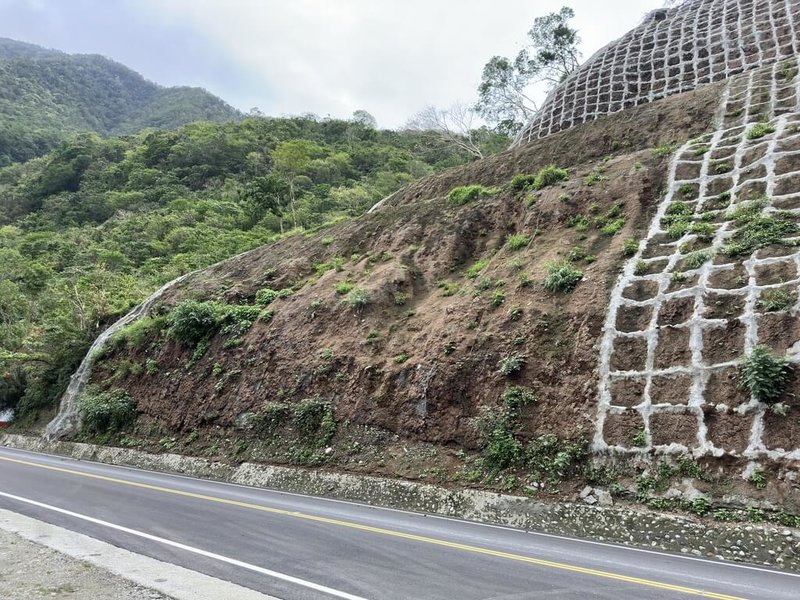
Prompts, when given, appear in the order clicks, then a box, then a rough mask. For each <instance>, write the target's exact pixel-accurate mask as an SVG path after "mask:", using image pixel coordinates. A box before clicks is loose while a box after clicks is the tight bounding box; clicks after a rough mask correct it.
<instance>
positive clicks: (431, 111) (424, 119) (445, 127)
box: [405, 102, 483, 158]
mask: <svg viewBox="0 0 800 600" xmlns="http://www.w3.org/2000/svg"><path fill="white" fill-rule="evenodd" d="M475 118H476V115H475V111H474V110H473V109H472V108H470V107H469V106H467V105H465V104H462V103H460V102H456V103H454V104H452V105H450V107H448V108H437V107H435V106H432V105H429V106H426V107H425V108H424V109H422V110H421V111H420V112H418V113H417V114H416V115H414V117H412V119H411V120H410V121H409V122H408V123H407V124H406V126H405V129H412V130H416V131H434V132H436V133H437V134H438V135H439V138H440V140H441V141H442V143H444V144H446V145H448V146H451V147H454V148H458V149H459V150H463V151H464V152H466V153H467V154H469V155H470V156H474V157H475V158H483V152H482V151H481V149H480V147H479V146H478V141H477V139H476V138H475V129H474V128H473V123H474V121H475Z"/></svg>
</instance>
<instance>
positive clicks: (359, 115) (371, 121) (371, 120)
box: [352, 109, 378, 129]
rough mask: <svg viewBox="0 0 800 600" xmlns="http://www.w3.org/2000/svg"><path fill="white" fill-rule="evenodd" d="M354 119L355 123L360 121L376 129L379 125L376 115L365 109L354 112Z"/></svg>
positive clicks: (369, 127)
mask: <svg viewBox="0 0 800 600" xmlns="http://www.w3.org/2000/svg"><path fill="white" fill-rule="evenodd" d="M352 121H353V123H358V124H359V125H361V126H362V127H366V128H367V129H376V128H377V127H378V121H377V120H376V119H375V117H373V116H372V115H371V114H370V113H368V112H367V111H366V110H363V109H358V110H356V111H354V112H353V119H352Z"/></svg>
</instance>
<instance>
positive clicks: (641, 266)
mask: <svg viewBox="0 0 800 600" xmlns="http://www.w3.org/2000/svg"><path fill="white" fill-rule="evenodd" d="M648 268H649V267H648V266H647V263H646V262H645V261H643V260H641V259H640V260H637V261H636V264H635V265H634V267H633V274H634V275H636V276H637V277H641V276H642V275H645V274H646V273H647V269H648Z"/></svg>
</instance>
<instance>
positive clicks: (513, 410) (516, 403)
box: [503, 385, 537, 420]
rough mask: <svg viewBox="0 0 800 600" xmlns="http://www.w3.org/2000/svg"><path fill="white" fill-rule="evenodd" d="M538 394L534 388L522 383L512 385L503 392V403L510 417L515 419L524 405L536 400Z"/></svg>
mask: <svg viewBox="0 0 800 600" xmlns="http://www.w3.org/2000/svg"><path fill="white" fill-rule="evenodd" d="M536 400H537V398H536V394H534V393H533V391H532V390H530V389H528V388H526V387H522V386H521V385H512V386H509V387H507V388H506V390H505V391H504V392H503V404H504V405H505V408H506V413H507V414H508V416H509V418H510V419H512V420H515V419H516V418H517V417H518V416H519V413H520V411H521V410H522V407H524V406H527V405H529V404H533V403H534V402H536Z"/></svg>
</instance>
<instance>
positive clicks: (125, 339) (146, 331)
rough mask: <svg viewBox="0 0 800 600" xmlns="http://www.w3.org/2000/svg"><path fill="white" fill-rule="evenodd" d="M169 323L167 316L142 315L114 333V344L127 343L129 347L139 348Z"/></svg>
mask: <svg viewBox="0 0 800 600" xmlns="http://www.w3.org/2000/svg"><path fill="white" fill-rule="evenodd" d="M166 324H167V319H166V318H165V317H142V318H140V319H137V320H135V321H133V322H132V323H130V324H128V325H126V326H125V327H123V328H122V329H121V330H119V331H118V332H117V333H115V334H114V336H113V339H112V344H113V345H114V346H117V345H119V344H125V345H126V346H127V347H128V348H139V347H141V346H143V345H144V343H145V342H146V341H148V340H149V339H150V338H153V337H155V336H157V335H158V334H159V333H160V332H161V331H162V330H163V329H164V327H165V325H166Z"/></svg>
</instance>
